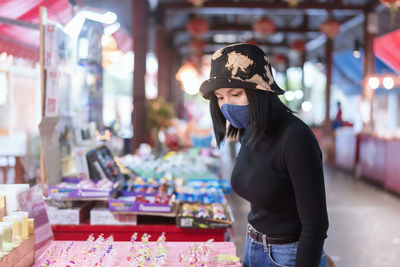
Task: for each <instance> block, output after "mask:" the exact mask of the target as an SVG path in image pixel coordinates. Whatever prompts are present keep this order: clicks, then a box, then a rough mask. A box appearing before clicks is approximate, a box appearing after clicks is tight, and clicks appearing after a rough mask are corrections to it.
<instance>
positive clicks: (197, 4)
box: [187, 0, 207, 7]
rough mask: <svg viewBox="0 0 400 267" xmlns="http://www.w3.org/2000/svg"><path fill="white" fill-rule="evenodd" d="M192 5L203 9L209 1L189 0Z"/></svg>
mask: <svg viewBox="0 0 400 267" xmlns="http://www.w3.org/2000/svg"><path fill="white" fill-rule="evenodd" d="M187 1H188V2H189V3H192V4H193V5H194V6H195V7H201V6H202V5H203V4H204V3H205V2H206V1H207V0H187Z"/></svg>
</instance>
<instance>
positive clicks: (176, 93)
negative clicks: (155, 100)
mask: <svg viewBox="0 0 400 267" xmlns="http://www.w3.org/2000/svg"><path fill="white" fill-rule="evenodd" d="M181 63H182V59H181V57H180V56H179V55H178V53H177V52H175V51H174V52H172V55H171V74H170V88H169V92H168V93H169V95H170V97H171V102H172V103H173V105H174V108H175V113H176V116H177V117H178V118H180V119H182V118H183V116H184V104H183V103H184V92H183V90H182V89H181V86H180V84H179V82H178V81H177V80H176V78H175V75H176V73H177V72H178V70H179V68H180V66H181Z"/></svg>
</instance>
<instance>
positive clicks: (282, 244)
mask: <svg viewBox="0 0 400 267" xmlns="http://www.w3.org/2000/svg"><path fill="white" fill-rule="evenodd" d="M283 92H284V91H283V90H282V89H280V88H279V87H278V85H277V84H276V83H275V81H274V78H273V76H272V71H271V64H270V61H269V59H268V57H267V56H266V55H265V54H264V52H263V51H262V50H261V49H260V48H258V47H257V46H254V45H250V44H235V45H231V46H227V47H224V48H222V49H220V50H218V51H216V52H215V53H214V55H213V56H212V61H211V73H210V79H208V80H206V81H205V82H203V84H202V85H201V88H200V94H201V95H202V96H203V97H204V98H206V99H209V100H210V111H211V116H212V120H213V125H214V131H215V136H216V139H217V143H218V145H220V144H221V142H223V140H224V139H225V137H226V136H228V137H235V136H237V137H239V140H240V142H241V149H240V152H239V154H238V157H237V159H236V163H235V167H234V169H233V172H232V178H231V183H232V188H233V190H234V191H235V192H236V193H237V194H239V195H240V196H242V197H243V198H245V199H246V200H248V201H249V202H250V203H251V211H250V213H249V215H248V222H249V224H248V232H247V241H246V246H245V251H244V264H245V266H248V267H253V266H265V267H268V266H296V267H316V266H327V260H326V256H325V254H324V252H323V244H324V240H325V238H326V237H327V235H326V232H327V229H328V215H327V210H326V200H325V186H324V176H323V166H322V159H321V158H322V156H321V151H320V148H319V146H318V143H317V141H316V139H315V137H314V135H313V133H312V131H311V130H310V128H309V127H308V126H307V125H306V124H305V123H303V122H302V121H301V120H300V119H299V118H297V117H296V116H295V115H293V114H292V112H291V111H290V110H289V108H287V107H286V106H285V105H284V104H283V103H282V102H281V101H280V99H279V98H278V95H279V94H282V93H283ZM227 121H228V122H229V126H228V127H227Z"/></svg>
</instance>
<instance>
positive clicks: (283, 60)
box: [274, 54, 286, 64]
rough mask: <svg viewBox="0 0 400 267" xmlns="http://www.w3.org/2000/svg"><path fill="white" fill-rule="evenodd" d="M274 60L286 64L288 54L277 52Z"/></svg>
mask: <svg viewBox="0 0 400 267" xmlns="http://www.w3.org/2000/svg"><path fill="white" fill-rule="evenodd" d="M274 61H275V63H276V64H284V63H286V56H285V55H284V54H276V55H275V56H274Z"/></svg>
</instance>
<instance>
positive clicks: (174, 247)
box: [32, 234, 241, 267]
mask: <svg viewBox="0 0 400 267" xmlns="http://www.w3.org/2000/svg"><path fill="white" fill-rule="evenodd" d="M106 236H107V235H106ZM166 237H167V239H169V236H168V234H167V235H166ZM66 243H67V241H54V242H53V243H52V244H51V245H50V247H49V248H48V249H47V250H51V249H52V247H55V246H57V247H64V246H65V245H66ZM84 243H85V242H75V244H74V246H73V248H72V252H73V253H79V251H80V250H81V248H82V246H83V245H84ZM114 244H115V248H116V251H117V252H116V256H115V257H114V261H113V263H112V265H111V266H128V262H127V256H128V253H129V249H130V242H114ZM195 244H196V243H195V242H166V247H167V249H168V253H167V258H166V264H164V265H162V266H173V267H177V266H184V264H181V263H179V262H178V254H179V252H181V251H184V250H186V249H188V248H189V247H193V246H194V245H195ZM150 245H151V244H150ZM211 250H212V251H215V252H218V253H225V254H231V255H236V247H235V245H234V243H233V242H214V243H213V244H212V246H211ZM45 255H46V252H44V253H42V255H41V256H40V257H39V258H38V259H37V260H36V261H35V264H34V265H32V266H34V267H39V266H41V263H42V262H43V261H44V256H45ZM207 266H221V267H222V266H227V265H222V264H207ZM229 266H241V264H240V263H237V264H235V265H229Z"/></svg>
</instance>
